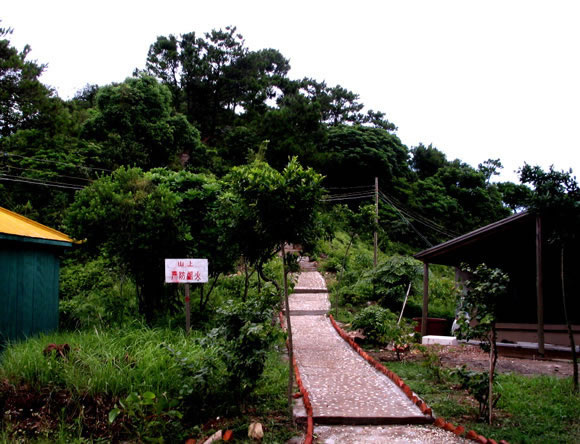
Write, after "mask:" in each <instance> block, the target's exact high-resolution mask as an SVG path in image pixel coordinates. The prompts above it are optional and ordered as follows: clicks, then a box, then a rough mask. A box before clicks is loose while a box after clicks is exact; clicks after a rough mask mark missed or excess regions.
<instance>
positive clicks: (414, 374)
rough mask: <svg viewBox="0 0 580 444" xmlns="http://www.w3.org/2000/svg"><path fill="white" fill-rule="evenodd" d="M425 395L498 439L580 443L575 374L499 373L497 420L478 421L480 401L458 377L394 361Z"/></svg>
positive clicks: (450, 416) (442, 411) (438, 408)
mask: <svg viewBox="0 0 580 444" xmlns="http://www.w3.org/2000/svg"><path fill="white" fill-rule="evenodd" d="M386 365H387V366H388V367H389V368H390V369H391V370H392V371H394V372H395V373H397V374H398V375H399V376H400V377H401V378H403V379H404V380H405V382H406V383H407V384H408V385H409V386H410V387H411V389H413V391H415V392H416V393H418V394H419V396H421V397H422V398H423V399H424V400H425V402H427V404H429V406H430V407H431V408H433V411H434V413H435V414H436V415H437V416H441V417H443V418H445V419H446V420H448V421H451V422H453V423H456V424H461V425H463V426H464V427H465V428H466V429H467V430H470V429H473V430H475V431H477V432H478V433H480V434H482V435H484V436H485V437H487V438H493V439H495V440H496V441H499V440H501V439H505V440H507V441H508V442H510V443H547V442H550V443H577V442H580V422H579V420H578V412H580V396H578V395H577V394H576V395H575V394H574V393H572V388H571V387H572V384H571V382H570V380H569V379H559V378H555V377H550V376H535V377H528V376H523V375H517V374H499V375H497V377H496V378H497V379H496V381H497V387H496V391H497V393H500V394H501V399H500V401H499V403H498V406H497V409H496V410H494V416H495V418H494V424H493V425H492V426H489V425H487V424H484V423H481V422H477V421H475V417H476V416H477V405H476V402H475V401H473V400H472V399H471V398H470V397H469V396H468V395H467V393H466V392H464V391H462V390H457V389H456V385H455V381H454V380H453V378H451V377H445V378H443V380H442V381H440V382H438V381H437V379H436V378H435V377H434V376H433V373H432V371H431V370H430V369H429V368H428V367H427V366H425V365H423V364H422V363H421V362H408V361H407V362H388V363H386Z"/></svg>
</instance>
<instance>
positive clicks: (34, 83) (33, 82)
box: [0, 27, 52, 137]
mask: <svg viewBox="0 0 580 444" xmlns="http://www.w3.org/2000/svg"><path fill="white" fill-rule="evenodd" d="M10 34H12V29H10V28H1V27H0V136H2V137H5V136H8V135H10V134H12V133H14V132H15V131H16V130H18V129H20V128H30V127H32V126H34V124H35V122H36V121H37V120H38V119H39V118H40V117H41V115H42V110H43V108H44V107H45V106H46V101H47V100H48V98H49V97H50V96H51V95H52V92H51V91H50V90H49V89H48V88H47V87H46V86H44V85H43V84H42V83H41V82H40V80H39V77H40V75H41V74H42V72H43V71H44V69H45V68H46V65H39V64H37V63H36V62H34V61H30V60H26V58H27V57H28V55H29V53H30V46H28V45H26V46H25V47H24V49H23V50H22V51H18V50H17V49H16V48H14V47H13V46H11V44H10V40H9V39H8V36H9V35H10Z"/></svg>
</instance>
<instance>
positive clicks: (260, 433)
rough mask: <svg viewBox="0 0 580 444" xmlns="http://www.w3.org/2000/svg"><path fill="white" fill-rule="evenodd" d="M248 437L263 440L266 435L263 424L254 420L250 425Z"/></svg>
mask: <svg viewBox="0 0 580 444" xmlns="http://www.w3.org/2000/svg"><path fill="white" fill-rule="evenodd" d="M248 437H250V438H252V439H258V440H261V439H262V438H263V437H264V430H263V429H262V424H260V423H259V422H253V423H251V424H250V427H248Z"/></svg>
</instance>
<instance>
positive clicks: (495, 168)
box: [477, 159, 503, 183]
mask: <svg viewBox="0 0 580 444" xmlns="http://www.w3.org/2000/svg"><path fill="white" fill-rule="evenodd" d="M477 167H478V169H479V171H480V172H481V173H482V174H483V175H484V176H485V179H486V180H487V183H489V181H490V180H491V178H492V177H493V176H499V174H500V173H499V170H501V169H503V165H502V164H501V161H500V160H499V159H487V160H486V161H485V162H483V163H480V164H479V165H478V166H477Z"/></svg>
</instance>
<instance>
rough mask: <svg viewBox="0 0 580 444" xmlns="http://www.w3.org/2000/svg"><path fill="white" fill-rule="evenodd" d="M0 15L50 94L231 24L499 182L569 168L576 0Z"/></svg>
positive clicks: (83, 7) (576, 73)
mask: <svg viewBox="0 0 580 444" xmlns="http://www.w3.org/2000/svg"><path fill="white" fill-rule="evenodd" d="M0 18H1V19H2V26H9V27H12V28H14V33H13V35H12V36H11V40H12V42H13V44H14V45H15V46H17V47H19V48H21V47H22V46H23V45H24V44H26V43H28V44H29V45H30V46H31V47H32V52H31V55H30V58H32V59H36V60H37V61H39V62H41V63H47V64H48V68H47V71H46V73H45V74H44V76H43V78H42V79H43V81H44V82H45V83H46V84H49V85H51V86H53V87H55V88H56V90H57V91H58V93H59V95H60V96H61V97H63V98H69V97H72V96H73V95H74V93H75V92H76V91H77V90H78V89H80V88H82V87H83V86H84V85H86V84H87V83H89V84H95V83H96V84H100V85H102V84H107V83H111V82H119V81H122V80H124V78H125V77H127V76H130V75H131V73H132V72H133V70H134V69H135V68H142V67H143V66H144V64H145V58H146V55H147V50H148V48H149V45H150V44H151V43H153V42H154V41H155V39H156V37H157V36H158V35H167V34H170V33H173V34H180V33H184V32H190V31H196V32H199V33H202V32H206V31H209V30H211V29H212V28H220V27H225V26H227V25H235V26H237V27H238V31H239V32H240V33H242V34H243V35H244V37H245V40H246V44H247V47H248V48H249V49H252V50H257V49H261V48H275V49H278V50H279V51H280V52H281V53H282V54H283V55H284V56H285V57H287V58H289V59H290V64H291V66H292V69H291V71H290V77H292V78H301V77H304V76H308V77H312V78H315V79H317V80H320V81H322V80H324V81H326V82H327V83H328V84H329V85H335V84H340V85H342V86H344V87H345V88H347V89H350V90H352V91H354V92H356V93H358V94H359V95H360V100H361V102H362V103H364V104H365V105H367V107H368V108H372V109H375V110H380V111H383V112H385V113H386V115H387V117H388V119H389V120H391V121H392V122H394V123H395V124H396V125H397V126H398V127H399V131H398V133H397V134H398V135H399V137H401V139H402V141H403V143H405V144H406V145H407V146H408V147H412V146H415V145H417V144H418V143H419V142H423V143H424V144H429V143H432V144H433V145H434V146H436V147H437V148H439V149H440V150H442V151H443V152H445V153H446V154H447V157H448V158H449V159H454V158H460V159H461V160H463V161H465V162H467V163H469V164H471V165H473V166H475V167H477V165H478V163H480V162H482V161H484V160H486V159H488V158H500V159H501V161H502V163H503V164H504V166H505V168H504V171H503V173H502V176H501V177H500V180H513V181H516V182H517V175H516V174H515V173H514V170H516V169H517V168H518V167H520V166H522V165H523V163H524V162H527V163H530V164H533V165H536V164H537V165H541V166H542V167H544V168H548V167H549V165H551V164H553V165H554V166H555V167H556V168H558V169H566V170H567V169H569V168H572V169H573V170H574V173H575V174H577V172H578V171H579V170H580V142H579V138H578V128H579V124H580V51H579V45H580V25H579V23H580V2H579V1H573V0H570V1H561V0H551V1H533V0H526V1H515V0H502V1H495V0H487V1H477V2H476V1H469V0H458V1H436V0H426V1H413V0H404V1H403V0H400V1H385V0H383V1H365V0H359V1H356V2H353V1H348V2H347V1H342V0H335V1H320V0H319V1H317V0H310V1H304V0H293V1H286V2H277V1H274V0H270V1H262V0H256V1H251V0H246V1H240V0H237V1H235V0H234V1H230V0H219V1H211V0H210V1H208V0H205V1H196V0H189V1H177V0H164V1H149V0H147V1H128V0H117V1H110V0H102V1H99V2H87V1H81V0H76V1H69V0H52V1H46V0H42V1H37V0H34V1H31V0H28V1H24V0H19V1H15V0H12V1H9V2H8V1H6V2H4V4H3V6H2V10H1V12H0Z"/></svg>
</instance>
